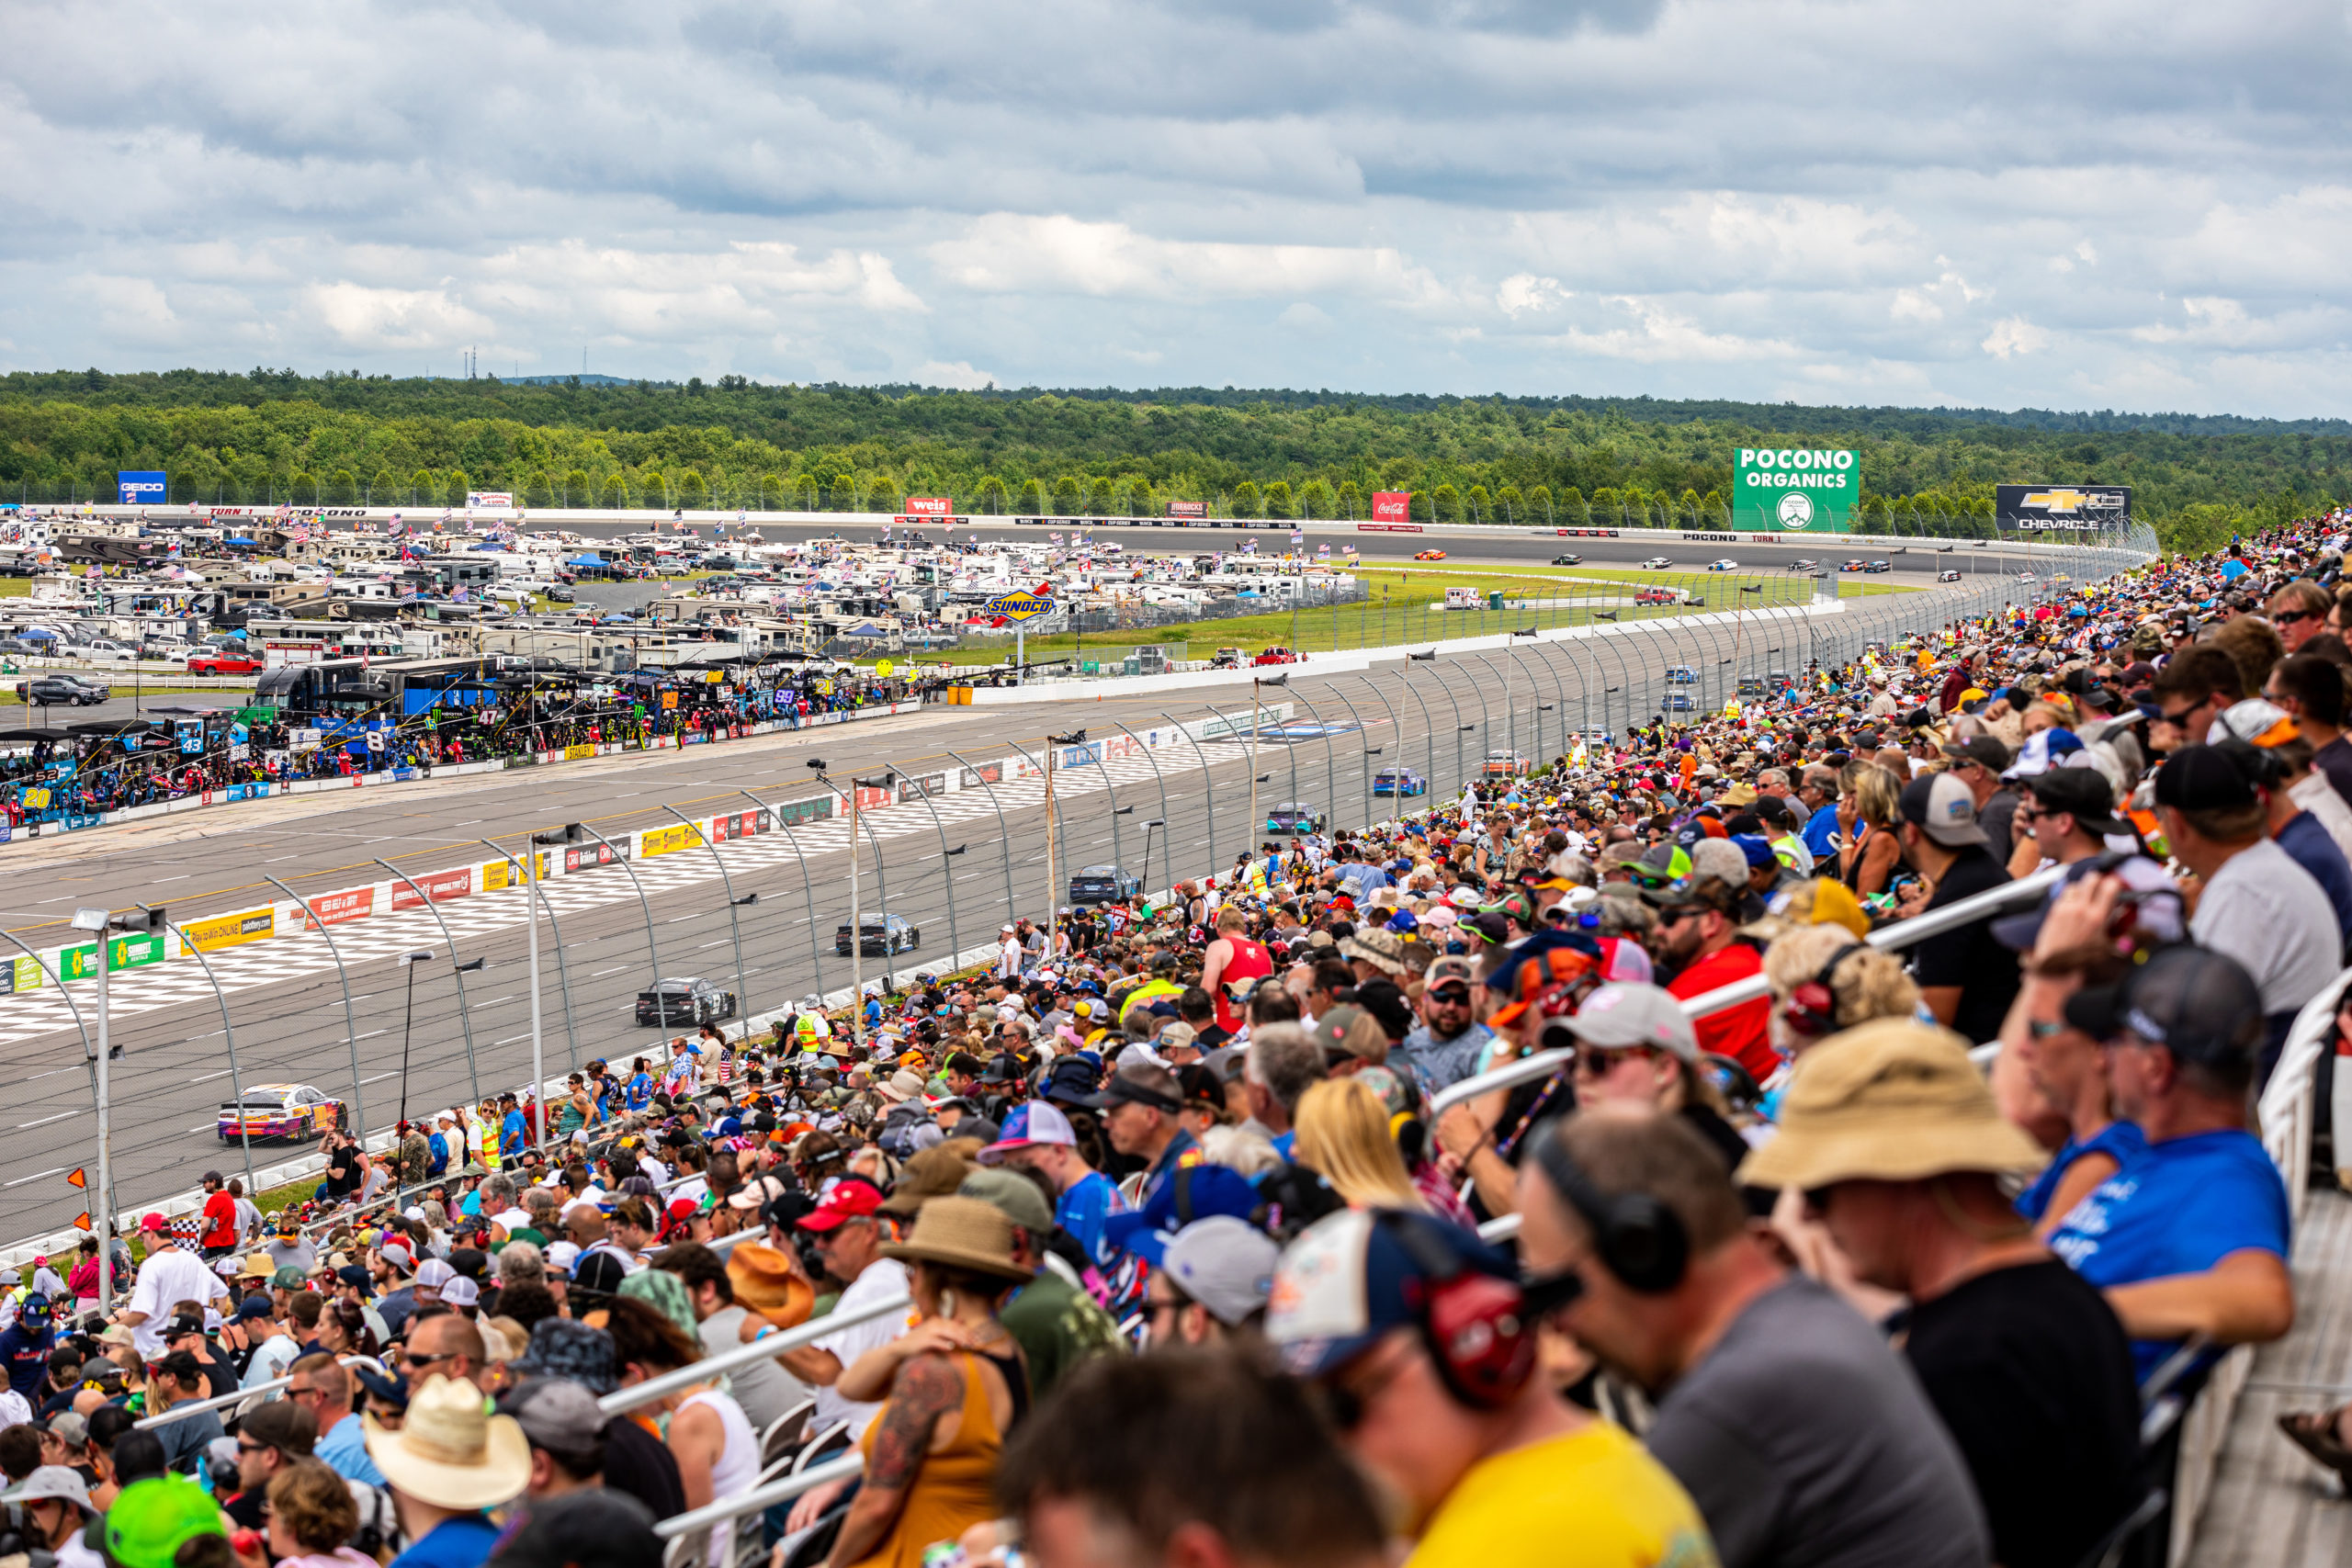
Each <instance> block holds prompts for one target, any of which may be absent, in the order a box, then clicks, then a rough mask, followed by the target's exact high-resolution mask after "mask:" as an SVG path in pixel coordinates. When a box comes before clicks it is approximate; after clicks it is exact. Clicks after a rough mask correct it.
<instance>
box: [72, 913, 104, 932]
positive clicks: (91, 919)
mask: <svg viewBox="0 0 2352 1568" xmlns="http://www.w3.org/2000/svg"><path fill="white" fill-rule="evenodd" d="M106 929H107V911H106V910H104V909H76V910H74V930H75V931H104V930H106Z"/></svg>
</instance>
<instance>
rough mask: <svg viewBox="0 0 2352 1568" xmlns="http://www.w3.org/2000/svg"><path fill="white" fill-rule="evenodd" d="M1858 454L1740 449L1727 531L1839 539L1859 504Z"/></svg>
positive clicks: (1808, 449) (1812, 449)
mask: <svg viewBox="0 0 2352 1568" xmlns="http://www.w3.org/2000/svg"><path fill="white" fill-rule="evenodd" d="M1861 493H1862V463H1861V457H1860V454H1859V453H1855V452H1846V451H1825V450H1823V449H1822V448H1820V447H1817V446H1779V447H1772V446H1743V447H1741V448H1740V449H1739V464H1738V467H1737V468H1736V470H1735V472H1734V474H1733V483H1732V504H1731V525H1732V526H1733V527H1734V528H1736V529H1741V530H1747V531H1753V532H1757V533H1798V532H1806V533H1815V534H1843V533H1845V532H1847V520H1848V519H1849V517H1850V516H1851V515H1852V513H1853V510H1854V502H1857V501H1859V500H1860V499H1861Z"/></svg>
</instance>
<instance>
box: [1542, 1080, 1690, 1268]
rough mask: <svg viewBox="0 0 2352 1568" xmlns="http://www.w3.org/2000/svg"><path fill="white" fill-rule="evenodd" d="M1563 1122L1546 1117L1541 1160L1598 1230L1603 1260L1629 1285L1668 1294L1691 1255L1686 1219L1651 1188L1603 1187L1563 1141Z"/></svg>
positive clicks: (1597, 1248) (1596, 1244) (1596, 1245)
mask: <svg viewBox="0 0 2352 1568" xmlns="http://www.w3.org/2000/svg"><path fill="white" fill-rule="evenodd" d="M1559 1127H1560V1124H1559V1123H1558V1122H1545V1123H1544V1125H1543V1126H1542V1127H1541V1128H1540V1129H1538V1130H1537V1132H1536V1134H1535V1141H1534V1144H1533V1145H1532V1152H1533V1154H1534V1156H1535V1161H1536V1164H1537V1165H1538V1166H1540V1167H1541V1168H1543V1171H1544V1177H1545V1179H1547V1180H1549V1181H1550V1182H1551V1183H1552V1186H1553V1188H1554V1190H1556V1191H1557V1192H1558V1193H1559V1194H1560V1196H1561V1197H1562V1198H1563V1199H1565V1200H1566V1201H1567V1204H1568V1206H1569V1207H1570V1208H1572V1209H1574V1210H1575V1211H1576V1212H1577V1215H1578V1217H1580V1218H1581V1219H1582V1220H1583V1221H1584V1223H1585V1224H1586V1225H1587V1227H1589V1229H1590V1230H1591V1232H1592V1247H1593V1251H1594V1253H1595V1254H1596V1255H1597V1256H1598V1257H1599V1258H1600V1261H1601V1264H1602V1266H1603V1267H1604V1268H1606V1269H1608V1270H1609V1272H1610V1273H1611V1274H1612V1275H1614V1276H1616V1278H1617V1280H1619V1281H1620V1282H1621V1283H1623V1285H1624V1286H1625V1288H1626V1289H1628V1290H1632V1291H1639V1292H1642V1293H1643V1294H1645V1295H1663V1294H1665V1293H1666V1292H1668V1291H1670V1290H1672V1289H1674V1287H1675V1286H1677V1285H1679V1284H1680V1283H1681V1282H1682V1272H1683V1270H1684V1269H1686V1268H1687V1267H1688V1266H1689V1265H1690V1261H1691V1235H1690V1233H1689V1232H1687V1231H1685V1230H1684V1229H1683V1228H1682V1221H1681V1220H1680V1218H1679V1217H1678V1216H1677V1215H1676V1213H1674V1211H1673V1210H1671V1209H1669V1208H1668V1207H1667V1206H1666V1205H1665V1204H1664V1203H1661V1202H1659V1201H1657V1199H1656V1198H1653V1197H1652V1196H1650V1195H1649V1194H1648V1193H1646V1192H1615V1193H1609V1192H1603V1191H1601V1190H1600V1188H1598V1187H1596V1186H1594V1185H1593V1182H1592V1179H1591V1178H1589V1177H1588V1176H1587V1175H1585V1173H1584V1170H1583V1168H1581V1167H1579V1166H1578V1165H1577V1162H1576V1161H1575V1160H1574V1159H1572V1158H1570V1157H1569V1156H1568V1151H1567V1150H1566V1149H1565V1148H1563V1147H1562V1146H1561V1145H1560V1133H1559Z"/></svg>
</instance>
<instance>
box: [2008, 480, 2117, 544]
mask: <svg viewBox="0 0 2352 1568" xmlns="http://www.w3.org/2000/svg"><path fill="white" fill-rule="evenodd" d="M1993 521H1994V524H1995V525H1996V526H1998V527H2000V528H2003V529H2007V530H2011V531H2016V530H2020V529H2037V528H2046V529H2050V530H2052V531H2053V532H2057V533H2066V534H2092V533H2098V532H2101V531H2102V530H2105V529H2109V528H2121V527H2124V526H2126V525H2129V524H2130V523H2131V486H2130V485H2081V486H2076V485H1996V486H1995V487H1994V490H1993Z"/></svg>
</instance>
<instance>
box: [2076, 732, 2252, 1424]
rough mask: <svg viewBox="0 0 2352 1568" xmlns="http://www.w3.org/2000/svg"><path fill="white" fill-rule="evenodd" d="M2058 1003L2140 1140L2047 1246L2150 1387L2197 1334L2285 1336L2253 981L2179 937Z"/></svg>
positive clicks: (2095, 909)
mask: <svg viewBox="0 0 2352 1568" xmlns="http://www.w3.org/2000/svg"><path fill="white" fill-rule="evenodd" d="M2216 760H2217V761H2218V760H2219V759H2216ZM2223 765H2224V766H2226V765H2227V764H2226V763H2224V764H2223ZM2166 766H2167V767H2168V768H2169V767H2170V766H2171V764H2170V763H2167V764H2166ZM2096 891H2097V894H2098V897H2095V898H2093V899H2091V900H2090V901H2089V902H2088V903H2087V905H2086V908H2085V911H2084V916H2085V919H2086V921H2089V920H2094V919H2104V918H2106V917H2107V915H2108V914H2109V910H2110V909H2111V908H2112V905H2113V898H2114V889H2112V888H2107V887H2101V888H2099V889H2097V890H2096ZM2206 896H2207V897H2208V898H2209V899H2210V898H2211V896H2212V889H2211V888H2209V889H2208V891H2207V895H2206ZM2200 913H2201V911H2200ZM2065 1010H2066V1021H2067V1022H2069V1023H2071V1024H2073V1025H2074V1026H2075V1028H2077V1029H2079V1030H2081V1031H2082V1032H2084V1033H2086V1034H2087V1035H2089V1036H2091V1037H2092V1038H2093V1039H2095V1040H2098V1041H2100V1042H2101V1043H2104V1044H2106V1045H2107V1046H2108V1047H2109V1051H2108V1069H2109V1076H2110V1079H2111V1082H2112V1084H2113V1089H2114V1095H2115V1111H2116V1114H2117V1115H2118V1116H2120V1117H2121V1118H2123V1119H2124V1120H2126V1121H2129V1122H2133V1123H2135V1124H2136V1125H2137V1126H2138V1127H2139V1128H2140V1131H2141V1132H2142V1134H2143V1135H2144V1136H2145V1137H2146V1140H2147V1147H2146V1148H2145V1149H2144V1150H2143V1151H2142V1152H2141V1154H2140V1155H2139V1156H2138V1157H2136V1158H2133V1159H2131V1160H2128V1161H2126V1162H2125V1163H2124V1165H2123V1166H2122V1167H2121V1168H2120V1169H2119V1170H2118V1171H2117V1172H2116V1173H2115V1175H2114V1176H2113V1177H2112V1178H2110V1179H2109V1180H2107V1181H2104V1182H2102V1183H2100V1184H2099V1186H2098V1188H2097V1189H2095V1190H2093V1191H2092V1193H2091V1195H2090V1196H2089V1197H2087V1198H2085V1199H2084V1200H2082V1201H2080V1202H2078V1203H2076V1204H2075V1206H2074V1208H2073V1209H2071V1210H2069V1211H2068V1212H2067V1213H2065V1215H2064V1217H2063V1218H2062V1219H2061V1220H2060V1221H2059V1224H2058V1227H2057V1229H2056V1230H2055V1231H2054V1232H2052V1235H2051V1237H2050V1246H2051V1249H2052V1251H2054V1252H2056V1253H2057V1254H2058V1256H2059V1257H2061V1258H2064V1259H2065V1260H2066V1261H2067V1262H2069V1263H2071V1264H2073V1265H2074V1266H2075V1269H2077V1270H2078V1271H2079V1272H2080V1273H2081V1274H2082V1276H2083V1278H2085V1279H2086V1280H2089V1281H2090V1282H2091V1283H2092V1284H2094V1285H2097V1286H2098V1287H2099V1289H2100V1290H2102V1291H2104V1292H2106V1294H2107V1300H2108V1304H2109V1305H2110V1306H2112V1307H2113V1308H2114V1309H2115V1314H2116V1315H2117V1316H2118V1317H2119V1318H2120V1319H2121V1320H2122V1322H2123V1327H2124V1330H2125V1331H2126V1332H2127V1333H2129V1334H2130V1335H2131V1339H2132V1346H2131V1353H2132V1358H2133V1361H2134V1363H2135V1365H2136V1367H2137V1370H2138V1373H2139V1375H2140V1377H2141V1378H2142V1379H2143V1380H2145V1378H2146V1377H2147V1376H2148V1374H2149V1373H2150V1372H2152V1371H2154V1370H2155V1368H2156V1365H2157V1363H2158V1362H2160V1361H2162V1360H2163V1359H2164V1358H2165V1355H2166V1354H2167V1353H2168V1352H2169V1351H2170V1350H2172V1349H2173V1348H2174V1347H2176V1346H2177V1344H2178V1343H2179V1342H2180V1341H2181V1340H2182V1339H2184V1338H2186V1337H2188V1336H2189V1335H2192V1334H2201V1335H2203V1336H2204V1337H2206V1338H2207V1339H2208V1340H2210V1341H2211V1342H2212V1343H2213V1344H2215V1345H2240V1344H2249V1343H2252V1344H2259V1343H2262V1342H2264V1341H2267V1340H2271V1339H2276V1338H2278V1337H2280V1336H2281V1335H2283V1334H2285V1333H2286V1332H2287V1330H2288V1328H2289V1327H2290V1326H2291V1325H2292V1324H2293V1322H2294V1316H2295V1293H2294V1286H2293V1283H2292V1281H2291V1280H2290V1279H2289V1277H2288V1273H2287V1244H2288V1234H2287V1233H2288V1209H2287V1194H2286V1190H2285V1188H2284V1186H2283V1185H2282V1183H2281V1182H2280V1181H2279V1179H2278V1168H2277V1167H2276V1166H2274V1165H2272V1164H2271V1163H2270V1156H2268V1155H2267V1154H2266V1153H2265V1152H2264V1151H2263V1147H2262V1145H2261V1144H2260V1143H2259V1142H2258V1141H2256V1139H2255V1137H2254V1136H2253V1135H2252V1134H2249V1133H2247V1132H2246V1130H2245V1101H2246V1091H2247V1089H2248V1088H2249V1086H2250V1085H2251V1084H2252V1082H2253V1078H2254V1072H2255V1062H2256V1053H2257V1052H2258V1051H2259V1049H2260V1046H2261V1041H2262V1032H2261V1022H2260V993H2259V992H2258V990H2257V989H2256V985H2255V981H2254V977H2253V976H2250V975H2249V974H2247V973H2246V971H2245V967H2244V966H2243V965H2242V964H2238V963H2237V962H2236V961H2234V960H2233V959H2232V958H2230V957H2228V956H2227V955H2226V954H2223V953H2215V952H2211V951H2208V950H2206V949H2203V948H2198V947H2192V946H2189V945H2188V944H2186V943H2183V944H2181V945H2179V946H2176V947H2171V948H2166V949H2164V950H2162V951H2160V952H2158V953H2155V954H2154V956H2153V957H2151V958H2149V959H2148V960H2147V961H2146V962H2145V963H2144V964H2140V965H2139V966H2138V967H2137V968H2135V969H2133V970H2132V971H2131V973H2130V974H2129V975H2127V976H2125V978H2124V979H2123V981H2122V982H2121V983H2120V985H2116V986H2108V987H2094V988H2088V989H2085V990H2081V991H2078V992H2076V993H2075V995H2074V996H2072V997H2069V998H2067V999H2066V1003H2065Z"/></svg>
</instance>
